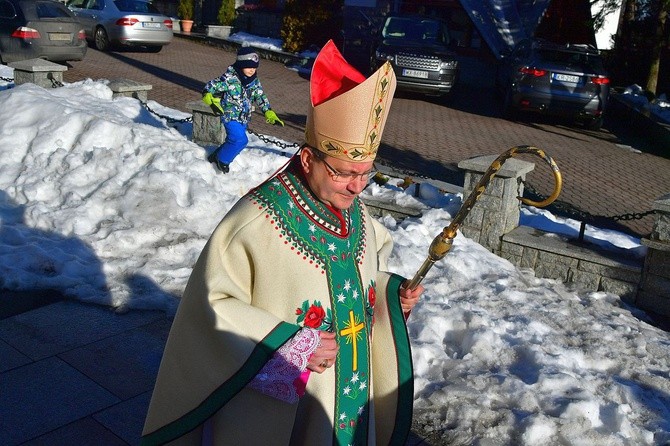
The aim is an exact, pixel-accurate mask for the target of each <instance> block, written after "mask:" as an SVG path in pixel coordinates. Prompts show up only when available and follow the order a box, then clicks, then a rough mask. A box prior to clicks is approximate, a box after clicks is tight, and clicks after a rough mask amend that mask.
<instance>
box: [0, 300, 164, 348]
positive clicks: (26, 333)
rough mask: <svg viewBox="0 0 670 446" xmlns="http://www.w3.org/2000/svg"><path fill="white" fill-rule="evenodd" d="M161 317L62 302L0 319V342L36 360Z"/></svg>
mask: <svg viewBox="0 0 670 446" xmlns="http://www.w3.org/2000/svg"><path fill="white" fill-rule="evenodd" d="M162 314H163V313H161V312H158V311H152V312H141V311H131V312H128V313H126V314H116V313H114V312H113V311H112V310H111V309H110V308H108V307H103V306H100V305H84V304H81V303H79V302H72V301H63V302H57V303H54V304H51V305H47V306H44V307H41V308H38V309H36V310H33V311H30V312H28V313H23V314H19V315H16V316H13V317H10V318H7V319H3V320H1V321H0V339H2V340H4V341H5V342H7V343H8V344H10V345H11V346H12V347H14V348H15V349H17V350H19V351H20V352H21V353H23V354H24V355H27V356H28V357H30V358H32V359H33V360H39V359H43V358H46V357H49V356H53V355H56V354H58V353H62V352H65V351H68V350H71V349H73V348H75V347H78V346H81V345H84V344H88V343H91V342H95V341H98V340H100V339H104V338H106V337H109V336H113V335H115V334H119V333H122V332H124V331H126V330H128V329H130V328H134V327H138V326H141V325H144V324H147V323H149V322H151V321H153V320H156V319H158V318H160V317H162Z"/></svg>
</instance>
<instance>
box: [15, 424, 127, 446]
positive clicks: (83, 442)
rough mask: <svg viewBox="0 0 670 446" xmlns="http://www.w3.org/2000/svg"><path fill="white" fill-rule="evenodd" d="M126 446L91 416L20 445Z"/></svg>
mask: <svg viewBox="0 0 670 446" xmlns="http://www.w3.org/2000/svg"><path fill="white" fill-rule="evenodd" d="M55 445H63V446H70V445H76V446H101V445H104V446H127V445H128V443H126V442H125V441H123V440H121V439H120V438H119V437H117V436H116V435H115V434H114V433H113V432H111V431H110V430H109V429H107V428H106V427H104V426H103V425H102V424H100V423H98V422H97V421H95V420H94V419H93V418H92V417H86V418H82V419H81V420H78V421H75V422H74V423H70V424H68V425H66V426H63V427H61V428H60V429H56V430H54V431H52V432H49V433H48V434H44V435H42V436H40V437H38V438H35V439H34V440H30V441H28V442H26V443H23V445H22V446H55Z"/></svg>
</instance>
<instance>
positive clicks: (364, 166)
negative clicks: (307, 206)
mask: <svg viewBox="0 0 670 446" xmlns="http://www.w3.org/2000/svg"><path fill="white" fill-rule="evenodd" d="M300 162H301V165H302V168H303V172H304V173H305V177H306V179H307V184H308V185H309V187H310V189H311V190H312V192H314V195H316V197H317V198H318V199H319V200H321V201H323V202H324V203H326V204H328V205H330V206H332V207H334V208H336V209H348V208H349V207H350V206H351V204H352V203H353V202H354V199H355V198H356V197H357V196H358V195H359V194H360V193H361V192H363V189H365V187H366V186H367V184H368V181H369V176H370V172H371V170H372V165H373V162H372V161H368V162H364V163H354V162H350V161H344V160H341V159H338V158H333V157H332V156H328V155H325V154H322V153H320V152H317V151H316V150H315V149H312V148H310V147H305V148H303V149H302V150H301V152H300Z"/></svg>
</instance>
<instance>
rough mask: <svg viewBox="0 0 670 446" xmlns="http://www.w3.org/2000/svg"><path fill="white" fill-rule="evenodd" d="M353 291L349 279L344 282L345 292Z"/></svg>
mask: <svg viewBox="0 0 670 446" xmlns="http://www.w3.org/2000/svg"><path fill="white" fill-rule="evenodd" d="M350 289H351V281H349V280H348V279H347V280H345V281H344V290H345V291H349V290H350Z"/></svg>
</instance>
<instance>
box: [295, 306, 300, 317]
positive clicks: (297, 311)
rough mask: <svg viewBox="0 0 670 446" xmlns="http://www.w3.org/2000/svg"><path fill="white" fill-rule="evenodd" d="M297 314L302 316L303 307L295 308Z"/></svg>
mask: <svg viewBox="0 0 670 446" xmlns="http://www.w3.org/2000/svg"><path fill="white" fill-rule="evenodd" d="M295 314H297V315H298V316H300V315H301V314H302V309H301V308H296V309H295Z"/></svg>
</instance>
